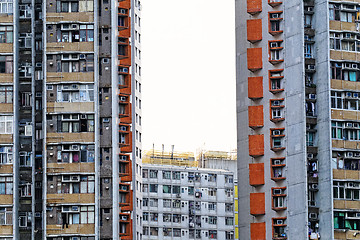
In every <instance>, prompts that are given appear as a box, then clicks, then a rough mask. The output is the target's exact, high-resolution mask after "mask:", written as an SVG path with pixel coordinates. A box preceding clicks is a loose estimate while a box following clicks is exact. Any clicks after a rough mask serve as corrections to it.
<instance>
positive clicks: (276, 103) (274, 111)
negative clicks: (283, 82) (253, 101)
mask: <svg viewBox="0 0 360 240" xmlns="http://www.w3.org/2000/svg"><path fill="white" fill-rule="evenodd" d="M284 107H285V106H284V99H271V100H270V108H271V121H273V122H278V121H283V120H284V119H285V118H284V115H283V110H284Z"/></svg>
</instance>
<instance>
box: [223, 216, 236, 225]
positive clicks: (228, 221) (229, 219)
mask: <svg viewBox="0 0 360 240" xmlns="http://www.w3.org/2000/svg"><path fill="white" fill-rule="evenodd" d="M225 225H227V226H232V225H234V218H233V217H226V218H225Z"/></svg>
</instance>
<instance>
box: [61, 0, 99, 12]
mask: <svg viewBox="0 0 360 240" xmlns="http://www.w3.org/2000/svg"><path fill="white" fill-rule="evenodd" d="M56 11H57V12H93V11H94V1H93V0H79V1H59V0H58V1H56Z"/></svg>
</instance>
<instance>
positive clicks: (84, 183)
mask: <svg viewBox="0 0 360 240" xmlns="http://www.w3.org/2000/svg"><path fill="white" fill-rule="evenodd" d="M94 192H95V176H80V193H94Z"/></svg>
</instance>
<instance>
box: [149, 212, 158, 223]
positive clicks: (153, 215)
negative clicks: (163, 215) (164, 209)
mask: <svg viewBox="0 0 360 240" xmlns="http://www.w3.org/2000/svg"><path fill="white" fill-rule="evenodd" d="M150 221H152V222H157V221H158V214H157V213H150Z"/></svg>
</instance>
